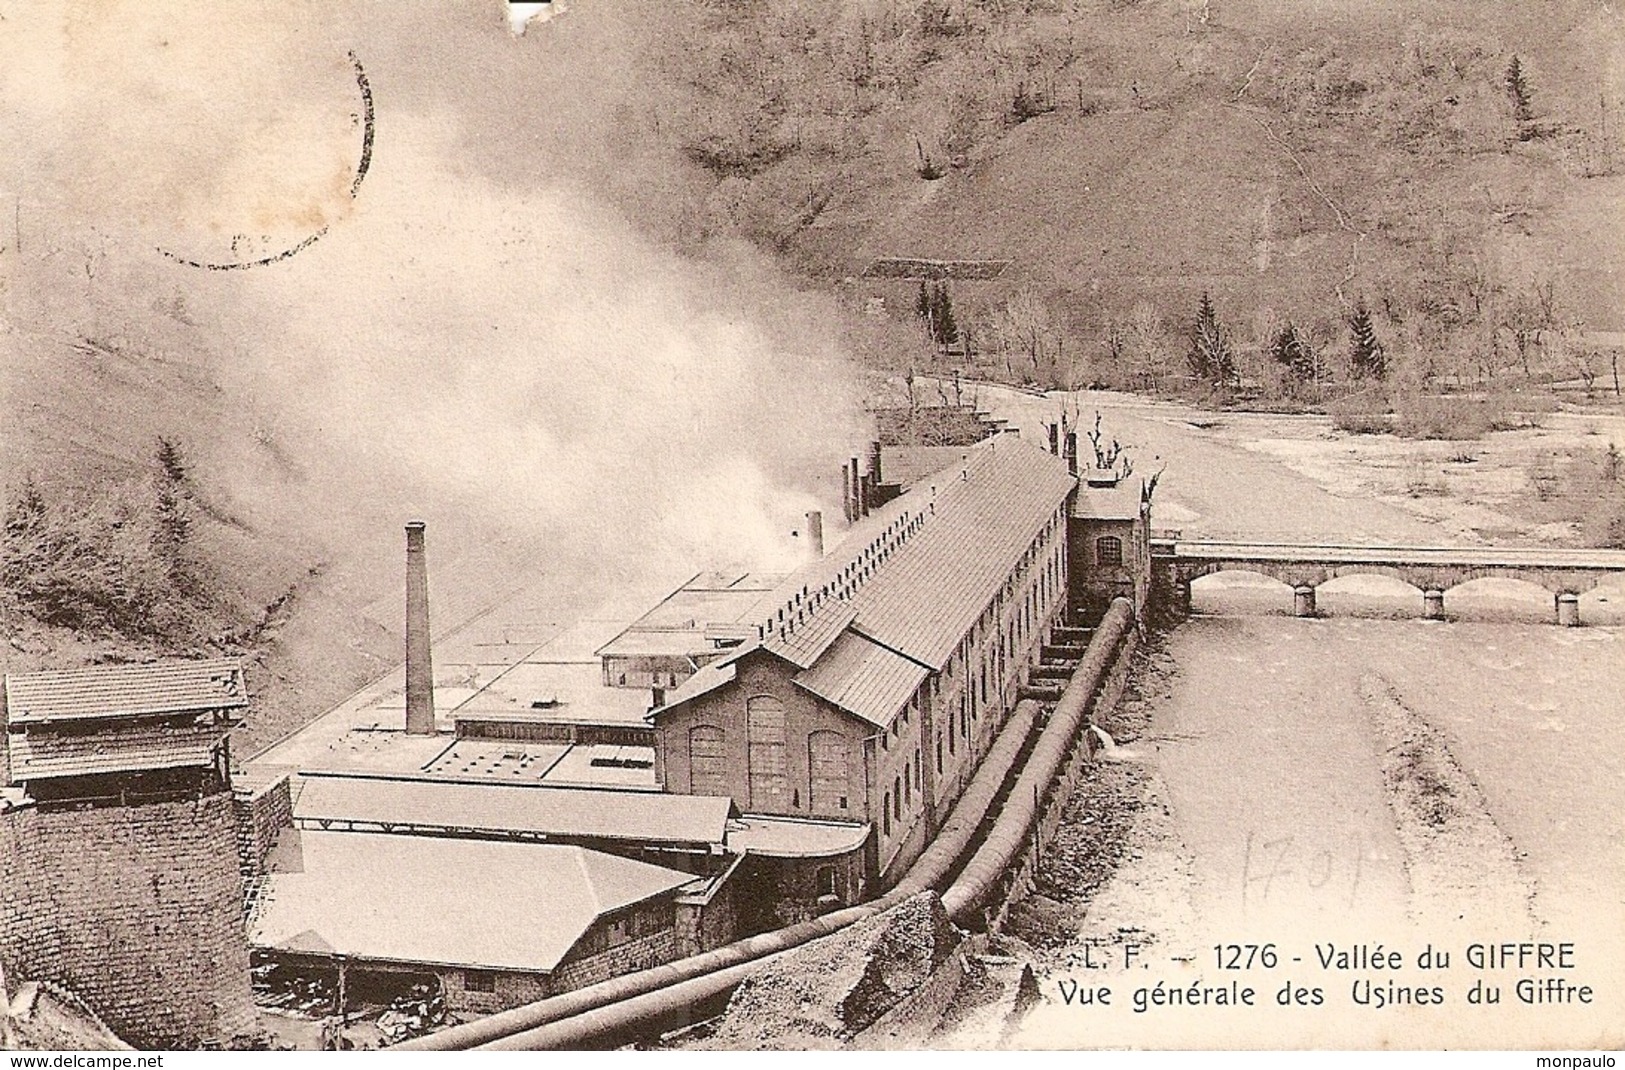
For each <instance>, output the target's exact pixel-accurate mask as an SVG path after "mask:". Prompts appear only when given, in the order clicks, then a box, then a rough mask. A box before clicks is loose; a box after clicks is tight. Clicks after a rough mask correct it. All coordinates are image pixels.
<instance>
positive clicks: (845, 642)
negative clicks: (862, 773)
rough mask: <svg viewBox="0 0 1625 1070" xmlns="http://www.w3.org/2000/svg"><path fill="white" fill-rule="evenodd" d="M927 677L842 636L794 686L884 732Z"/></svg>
mask: <svg viewBox="0 0 1625 1070" xmlns="http://www.w3.org/2000/svg"><path fill="white" fill-rule="evenodd" d="M927 675H929V673H928V672H927V670H926V668H925V667H924V666H923V665H921V664H919V663H918V662H915V661H910V660H909V659H908V658H905V657H903V656H902V655H900V654H894V653H892V652H891V651H890V650H887V649H886V648H885V647H883V646H881V645H879V644H878V643H875V642H872V641H871V640H868V639H865V638H864V637H863V636H861V635H858V634H856V633H855V632H850V631H849V632H845V633H843V634H842V635H841V637H840V638H839V639H837V640H836V641H835V642H834V644H833V645H831V646H830V648H829V650H828V651H826V652H825V654H824V656H823V657H821V658H819V659H818V663H817V664H816V665H814V666H813V667H812V668H810V669H807V670H805V671H803V672H801V673H798V674H797V675H796V678H795V683H796V685H797V686H799V687H804V688H806V689H807V690H808V691H811V692H812V693H813V694H815V695H817V696H818V697H819V698H822V699H825V700H827V701H829V702H832V703H834V704H835V705H836V706H839V707H840V708H841V709H843V710H846V711H848V712H849V713H854V714H856V715H857V716H859V717H861V718H863V719H864V720H865V721H868V722H869V723H870V724H872V725H876V726H878V727H881V728H885V727H886V726H887V725H889V724H891V721H892V716H893V715H894V714H895V713H896V712H897V711H898V710H899V709H900V708H901V707H902V706H903V705H904V704H905V703H907V702H908V700H909V697H910V696H911V695H913V694H914V692H915V691H916V690H917V689H918V688H919V686H920V684H921V683H923V682H924V680H925V678H926V676H927Z"/></svg>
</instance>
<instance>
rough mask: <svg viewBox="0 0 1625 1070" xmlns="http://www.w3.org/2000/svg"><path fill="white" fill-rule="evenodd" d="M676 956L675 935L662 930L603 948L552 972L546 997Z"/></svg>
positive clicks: (644, 968)
mask: <svg viewBox="0 0 1625 1070" xmlns="http://www.w3.org/2000/svg"><path fill="white" fill-rule="evenodd" d="M676 957H677V933H676V931H675V930H673V929H662V930H660V931H659V932H655V933H650V934H649V935H647V936H640V937H637V938H636V939H633V940H628V941H627V942H626V943H624V944H617V945H615V946H614V947H611V948H606V949H605V950H603V951H600V952H598V953H597V954H595V955H589V956H587V957H586V958H582V959H577V960H575V961H573V962H566V963H564V964H563V965H562V966H560V967H559V968H558V969H557V970H555V971H554V972H553V976H552V985H551V986H550V988H551V992H550V993H549V994H550V995H557V994H558V993H560V992H570V991H574V990H575V989H577V988H584V987H586V986H587V985H590V984H596V983H598V982H599V981H607V980H608V979H609V978H611V977H619V976H620V975H621V974H623V973H633V972H634V971H637V970H647V969H649V968H650V967H652V966H661V965H664V964H665V963H668V962H671V961H672V960H673V959H675V958H676Z"/></svg>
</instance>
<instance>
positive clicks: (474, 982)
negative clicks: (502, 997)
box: [463, 970, 497, 992]
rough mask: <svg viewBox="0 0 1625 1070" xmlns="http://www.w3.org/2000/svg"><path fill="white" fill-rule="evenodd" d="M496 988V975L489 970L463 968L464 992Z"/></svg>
mask: <svg viewBox="0 0 1625 1070" xmlns="http://www.w3.org/2000/svg"><path fill="white" fill-rule="evenodd" d="M496 990H497V975H496V973H495V972H493V971H491V970H464V971H463V991H465V992H495V991H496Z"/></svg>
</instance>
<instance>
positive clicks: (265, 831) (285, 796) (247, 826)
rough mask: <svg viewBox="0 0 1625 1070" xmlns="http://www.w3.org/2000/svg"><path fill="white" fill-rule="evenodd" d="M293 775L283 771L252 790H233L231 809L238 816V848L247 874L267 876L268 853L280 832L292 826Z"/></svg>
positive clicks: (243, 871)
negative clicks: (290, 787)
mask: <svg viewBox="0 0 1625 1070" xmlns="http://www.w3.org/2000/svg"><path fill="white" fill-rule="evenodd" d="M291 780H292V777H291V776H289V775H288V774H283V775H282V776H279V777H277V778H275V779H274V780H272V781H270V782H269V783H267V784H263V785H260V786H258V787H256V788H254V789H253V790H251V791H246V790H244V789H242V788H238V789H236V790H235V791H234V792H233V793H232V812H233V814H234V815H235V816H236V820H237V852H238V855H239V856H240V862H241V866H242V874H243V877H244V878H252V877H258V876H264V874H265V856H266V855H267V854H269V853H270V851H271V848H272V847H273V846H275V845H276V838H277V835H278V834H279V833H280V832H281V831H282V830H283V829H285V828H292V827H293V796H292V793H291V792H290V790H289V782H290V781H291Z"/></svg>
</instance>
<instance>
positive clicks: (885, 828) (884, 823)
mask: <svg viewBox="0 0 1625 1070" xmlns="http://www.w3.org/2000/svg"><path fill="white" fill-rule="evenodd" d="M880 832H881V835H883V836H890V835H891V792H889V791H888V792H887V793H886V797H885V798H884V799H882V800H881V803H880Z"/></svg>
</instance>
